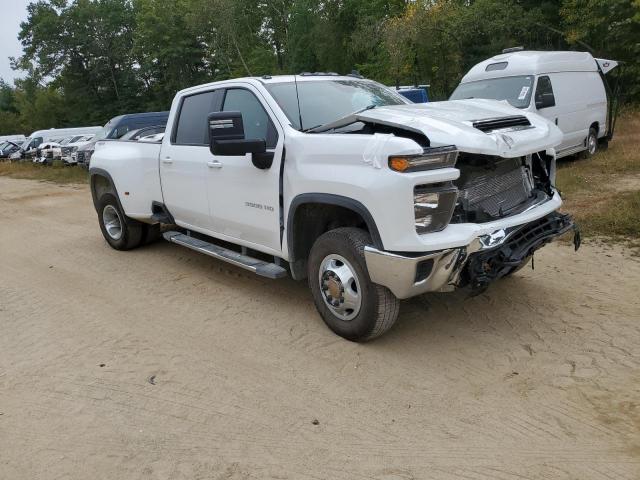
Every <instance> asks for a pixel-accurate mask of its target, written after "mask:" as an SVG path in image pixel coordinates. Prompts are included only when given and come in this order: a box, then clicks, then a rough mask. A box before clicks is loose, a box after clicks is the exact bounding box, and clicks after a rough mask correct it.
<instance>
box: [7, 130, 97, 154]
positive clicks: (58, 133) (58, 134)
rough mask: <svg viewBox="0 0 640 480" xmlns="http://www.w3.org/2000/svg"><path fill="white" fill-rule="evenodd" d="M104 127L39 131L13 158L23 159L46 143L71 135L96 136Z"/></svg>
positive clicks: (30, 137) (33, 134)
mask: <svg viewBox="0 0 640 480" xmlns="http://www.w3.org/2000/svg"><path fill="white" fill-rule="evenodd" d="M100 130H102V127H76V128H50V129H49V130H37V131H35V132H33V133H32V134H31V135H29V138H27V139H26V140H25V141H24V143H23V144H22V147H21V151H20V152H16V153H15V154H14V155H12V157H11V158H22V157H24V156H25V154H26V153H29V152H31V153H33V152H35V149H36V148H38V147H39V146H40V145H41V144H43V143H45V142H58V141H60V140H62V139H63V138H65V137H69V136H71V135H90V134H96V133H98V132H99V131H100Z"/></svg>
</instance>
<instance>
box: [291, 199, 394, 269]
mask: <svg viewBox="0 0 640 480" xmlns="http://www.w3.org/2000/svg"><path fill="white" fill-rule="evenodd" d="M307 203H319V204H326V205H336V206H338V207H344V208H348V209H349V210H352V211H354V212H355V213H357V214H358V215H360V216H361V217H362V218H363V219H364V222H365V223H366V224H367V228H368V229H369V233H370V235H371V240H373V246H374V247H375V248H377V249H378V250H384V245H383V244H382V239H381V237H380V232H379V231H378V226H377V225H376V222H375V220H374V219H373V216H372V215H371V213H370V212H369V210H368V209H367V207H365V206H364V205H363V204H362V203H360V202H359V201H357V200H354V199H353V198H349V197H343V196H342V195H334V194H331V193H302V194H300V195H297V196H296V197H295V198H294V199H293V200H292V201H291V204H290V205H289V215H288V217H287V245H288V248H289V249H291V246H292V245H293V244H294V239H293V219H294V218H295V216H296V211H297V209H298V207H299V206H300V205H304V204H307ZM291 253H292V252H290V257H291V258H290V261H295V260H296V259H295V258H293V256H292V255H291Z"/></svg>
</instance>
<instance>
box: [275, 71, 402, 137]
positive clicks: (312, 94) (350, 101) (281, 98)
mask: <svg viewBox="0 0 640 480" xmlns="http://www.w3.org/2000/svg"><path fill="white" fill-rule="evenodd" d="M266 87H267V89H268V90H269V92H270V93H271V95H272V96H273V98H275V100H276V102H278V105H280V108H282V110H283V111H284V113H285V114H286V115H287V118H288V119H289V121H290V122H291V124H292V125H293V126H294V127H295V128H297V129H298V130H308V129H310V128H314V127H318V126H320V125H325V124H327V123H331V122H333V121H335V120H338V119H340V118H343V117H346V116H347V115H349V114H350V113H353V112H356V111H358V110H363V109H365V108H370V107H372V106H374V107H382V106H385V105H405V104H407V103H409V102H408V101H407V100H405V99H404V97H402V96H401V95H398V94H397V93H395V92H394V91H393V90H391V89H389V88H387V87H385V86H384V85H380V84H379V83H375V82H372V81H369V80H357V79H354V80H317V81H310V80H303V81H299V82H298V95H299V97H300V115H298V100H297V96H296V84H295V83H294V82H283V83H272V84H267V85H266ZM300 119H302V125H300Z"/></svg>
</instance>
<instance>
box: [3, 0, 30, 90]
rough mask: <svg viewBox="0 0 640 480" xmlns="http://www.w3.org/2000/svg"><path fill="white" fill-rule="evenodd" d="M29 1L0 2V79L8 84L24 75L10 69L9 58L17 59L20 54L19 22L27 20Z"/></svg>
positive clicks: (12, 0) (6, 0)
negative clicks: (0, 22) (0, 21)
mask: <svg viewBox="0 0 640 480" xmlns="http://www.w3.org/2000/svg"><path fill="white" fill-rule="evenodd" d="M30 2H31V0H0V18H1V19H2V28H0V78H3V79H4V80H5V81H7V82H9V83H13V79H14V78H16V77H20V76H23V75H24V73H21V72H16V71H13V70H12V69H11V65H10V64H9V57H18V56H20V55H21V54H22V45H20V42H19V41H18V32H19V31H20V22H23V21H25V20H26V19H27V5H28V4H29V3H30Z"/></svg>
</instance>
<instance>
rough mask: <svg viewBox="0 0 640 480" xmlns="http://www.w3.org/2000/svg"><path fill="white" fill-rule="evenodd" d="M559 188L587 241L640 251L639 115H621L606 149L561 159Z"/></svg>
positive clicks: (568, 209) (566, 208)
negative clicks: (612, 242) (615, 243)
mask: <svg viewBox="0 0 640 480" xmlns="http://www.w3.org/2000/svg"><path fill="white" fill-rule="evenodd" d="M557 185H558V188H559V189H560V190H561V192H562V196H563V198H564V201H565V203H564V206H563V210H564V211H566V212H568V213H571V214H572V215H573V216H574V217H575V218H576V220H577V222H578V223H579V224H580V227H581V229H582V233H583V236H584V237H586V238H589V237H591V238H601V239H610V240H615V241H622V242H624V243H626V244H628V245H630V246H632V247H633V248H634V250H636V251H638V250H640V112H638V111H627V112H625V113H624V114H623V115H621V117H620V118H619V119H618V125H617V126H616V132H615V135H614V137H613V140H612V141H611V142H610V144H609V148H608V149H607V150H601V151H600V152H598V153H597V154H596V155H595V156H594V157H592V158H590V159H580V158H569V159H562V160H559V161H558V179H557Z"/></svg>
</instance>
